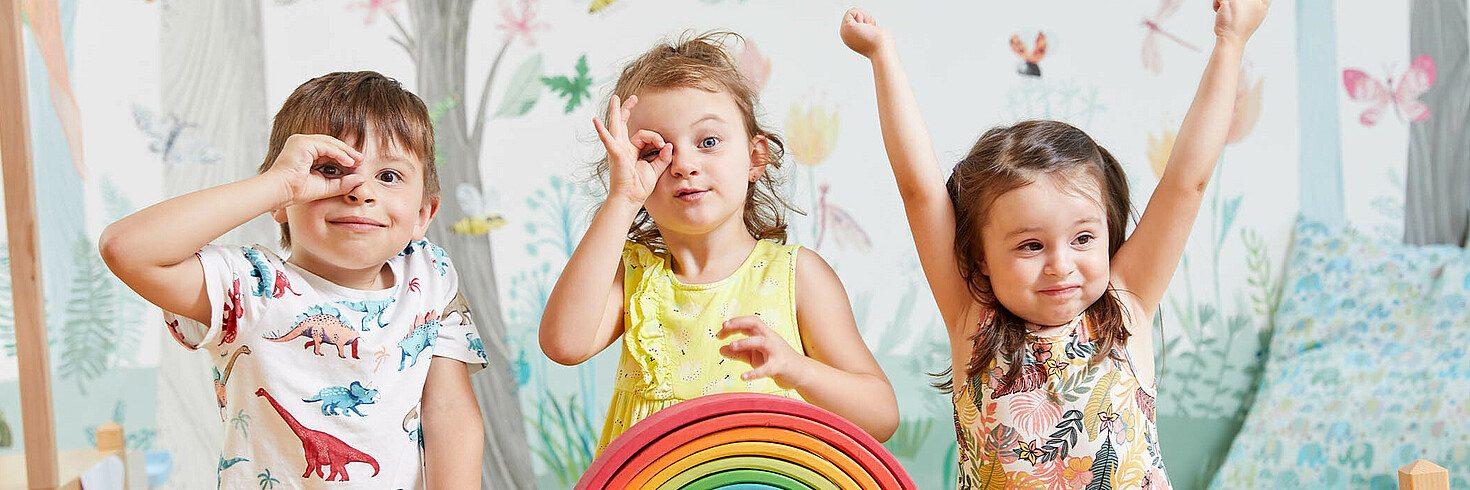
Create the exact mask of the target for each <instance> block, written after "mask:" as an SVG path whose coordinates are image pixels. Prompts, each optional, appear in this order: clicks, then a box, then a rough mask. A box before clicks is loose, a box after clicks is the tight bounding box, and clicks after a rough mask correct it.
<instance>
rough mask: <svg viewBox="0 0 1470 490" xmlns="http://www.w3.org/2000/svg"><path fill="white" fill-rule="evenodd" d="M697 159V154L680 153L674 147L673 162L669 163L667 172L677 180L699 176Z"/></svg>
mask: <svg viewBox="0 0 1470 490" xmlns="http://www.w3.org/2000/svg"><path fill="white" fill-rule="evenodd" d="M671 144H672V143H671ZM698 158H699V155H698V152H688V151H686V152H681V151H679V148H678V147H674V161H673V162H670V163H669V172H670V173H672V174H673V175H674V177H679V178H685V177H693V176H695V175H699V162H698Z"/></svg>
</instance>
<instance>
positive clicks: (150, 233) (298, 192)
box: [98, 134, 363, 325]
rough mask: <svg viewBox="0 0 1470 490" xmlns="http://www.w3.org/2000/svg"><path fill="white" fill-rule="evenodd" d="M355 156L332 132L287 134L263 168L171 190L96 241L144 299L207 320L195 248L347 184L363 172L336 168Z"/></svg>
mask: <svg viewBox="0 0 1470 490" xmlns="http://www.w3.org/2000/svg"><path fill="white" fill-rule="evenodd" d="M360 161H362V153H360V152H358V151H357V150H355V149H353V148H352V147H351V146H349V145H347V144H346V143H343V142H342V141H340V140H338V139H337V138H333V137H331V136H325V135H301V134H298V135H292V136H291V137H290V138H288V139H287V140H286V144H285V146H284V148H283V149H282V150H281V154H280V156H279V157H277V158H276V161H275V162H274V163H273V164H272V167H271V168H270V170H268V171H266V172H265V173H263V174H260V175H256V176H254V177H251V178H249V179H245V180H241V181H238V182H232V183H229V184H225V185H221V186H217V187H211V188H208V189H204V190H201V191H197V192H193V193H190V194H185V195H183V196H179V197H175V198H173V199H169V200H167V201H163V202H161V203H158V204H154V205H152V206H149V207H147V208H145V209H143V210H141V211H138V212H136V213H133V214H130V215H128V216H126V217H124V218H122V219H120V220H117V221H115V222H113V223H112V224H111V225H108V226H107V229H105V230H102V238H101V239H100V240H99V244H98V249H99V251H100V252H101V254H102V261H103V262H106V263H107V267H108V268H109V269H111V270H112V273H113V274H114V275H116V276H117V278H118V279H121V280H122V282H123V284H127V285H128V287H130V288H133V291H136V292H137V293H138V295H139V296H142V297H143V299H146V300H148V301H149V302H150V303H153V304H155V305H158V306H159V307H160V308H163V309H164V310H167V311H170V312H173V313H176V314H179V315H183V316H184V317H187V318H190V319H192V320H195V321H198V322H200V323H203V324H206V325H208V324H209V320H210V319H209V314H210V313H209V311H210V305H209V297H208V295H207V294H206V292H205V290H204V269H203V266H202V265H200V263H199V261H198V260H196V259H195V258H194V252H198V251H199V249H201V248H203V247H204V246H205V245H207V244H209V242H210V241H212V240H214V239H216V238H219V237H220V236H221V235H224V234H225V233H226V232H228V231H230V230H232V229H234V228H235V227H237V226H240V225H242V224H245V222H247V221H250V220H251V219H254V218H255V217H256V216H260V215H261V214H262V213H267V212H270V211H273V210H276V209H281V208H283V207H285V206H287V205H290V204H292V203H297V202H307V201H311V200H315V199H320V198H323V197H329V196H335V195H341V194H345V193H347V192H348V191H351V190H352V189H353V188H354V187H356V186H357V185H358V184H361V183H362V181H363V180H362V179H363V177H362V176H361V175H356V174H353V173H347V174H345V175H343V174H342V173H340V172H339V171H340V169H341V168H342V167H353V166H356V165H357V163H358V162H360ZM323 172H327V173H330V175H324V173H323Z"/></svg>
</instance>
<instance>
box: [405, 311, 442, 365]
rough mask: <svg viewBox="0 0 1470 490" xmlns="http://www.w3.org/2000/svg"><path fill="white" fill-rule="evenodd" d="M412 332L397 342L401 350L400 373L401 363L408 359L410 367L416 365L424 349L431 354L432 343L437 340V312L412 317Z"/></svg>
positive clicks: (438, 324)
mask: <svg viewBox="0 0 1470 490" xmlns="http://www.w3.org/2000/svg"><path fill="white" fill-rule="evenodd" d="M413 324H414V327H413V331H412V332H409V333H408V335H405V336H404V337H403V340H400V341H398V348H399V349H403V355H402V356H401V357H399V358H398V370H399V371H402V370H403V368H404V366H403V361H404V360H406V359H409V358H412V359H413V362H410V363H408V365H409V366H410V367H412V366H414V365H415V364H418V362H419V354H420V353H423V352H424V350H425V349H428V350H429V352H431V353H432V352H433V347H434V342H435V340H437V339H438V338H439V326H440V325H441V324H440V323H439V312H437V311H430V312H428V313H424V314H422V315H418V316H416V317H414V322H413Z"/></svg>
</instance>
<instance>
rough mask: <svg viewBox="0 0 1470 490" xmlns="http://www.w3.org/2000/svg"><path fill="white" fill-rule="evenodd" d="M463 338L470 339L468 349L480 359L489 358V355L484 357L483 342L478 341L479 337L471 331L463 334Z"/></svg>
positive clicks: (485, 359)
mask: <svg viewBox="0 0 1470 490" xmlns="http://www.w3.org/2000/svg"><path fill="white" fill-rule="evenodd" d="M464 338H465V340H468V341H470V350H472V351H475V355H477V356H480V360H482V361H489V360H490V358H489V357H485V343H484V342H482V341H480V338H479V337H476V336H475V334H473V333H466V334H464Z"/></svg>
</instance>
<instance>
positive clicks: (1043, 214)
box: [981, 176, 1111, 326]
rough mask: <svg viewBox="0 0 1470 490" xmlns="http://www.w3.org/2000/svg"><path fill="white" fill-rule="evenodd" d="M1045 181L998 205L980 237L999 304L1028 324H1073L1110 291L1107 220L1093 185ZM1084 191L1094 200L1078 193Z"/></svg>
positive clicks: (1008, 196) (1048, 178)
mask: <svg viewBox="0 0 1470 490" xmlns="http://www.w3.org/2000/svg"><path fill="white" fill-rule="evenodd" d="M1057 178H1058V177H1052V176H1043V177H1042V178H1040V179H1038V180H1037V181H1036V182H1032V183H1031V184H1028V185H1025V186H1022V187H1019V188H1016V189H1013V190H1011V191H1010V192H1006V193H1005V194H1001V195H1000V196H999V197H997V198H996V199H995V203H994V204H992V205H991V207H990V211H989V221H988V222H987V223H986V225H985V227H984V229H983V230H982V231H981V233H982V236H981V243H983V244H984V247H985V250H984V252H985V253H984V256H985V261H984V263H983V264H982V265H981V272H982V273H983V274H985V275H987V276H988V277H989V278H990V285H991V289H992V291H994V294H995V297H996V300H998V301H1000V304H1001V305H1003V306H1005V308H1006V309H1007V310H1010V311H1011V312H1012V313H1015V314H1016V316H1019V317H1021V318H1022V319H1024V320H1026V321H1027V322H1030V323H1033V324H1036V325H1040V326H1055V325H1061V324H1064V323H1067V322H1070V321H1072V319H1073V318H1076V317H1077V315H1078V314H1080V313H1082V311H1083V310H1086V309H1087V307H1088V306H1091V305H1092V303H1093V302H1094V301H1097V299H1098V298H1101V297H1102V295H1103V292H1104V291H1105V290H1106V289H1107V286H1108V279H1109V276H1110V274H1111V271H1110V269H1109V267H1108V226H1107V213H1106V212H1105V211H1104V210H1103V208H1102V207H1101V206H1100V205H1099V203H1100V202H1101V196H1099V195H1098V194H1099V193H1098V190H1097V187H1096V186H1095V185H1086V186H1079V187H1077V188H1074V187H1073V186H1069V185H1066V183H1063V182H1058V181H1057V180H1056V179H1057ZM1081 192H1086V193H1087V194H1088V195H1083V194H1080V193H1081Z"/></svg>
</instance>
